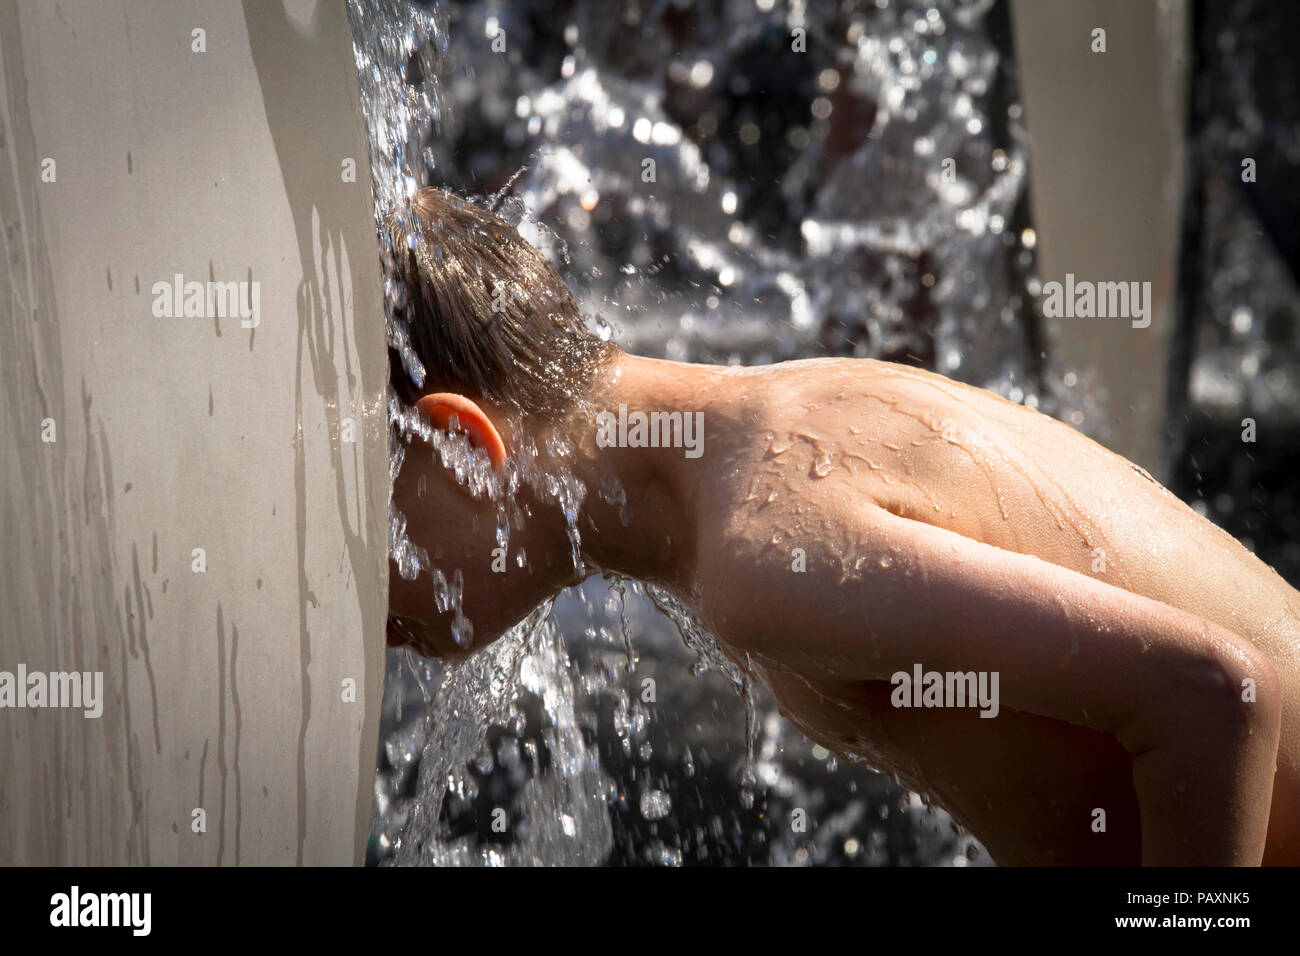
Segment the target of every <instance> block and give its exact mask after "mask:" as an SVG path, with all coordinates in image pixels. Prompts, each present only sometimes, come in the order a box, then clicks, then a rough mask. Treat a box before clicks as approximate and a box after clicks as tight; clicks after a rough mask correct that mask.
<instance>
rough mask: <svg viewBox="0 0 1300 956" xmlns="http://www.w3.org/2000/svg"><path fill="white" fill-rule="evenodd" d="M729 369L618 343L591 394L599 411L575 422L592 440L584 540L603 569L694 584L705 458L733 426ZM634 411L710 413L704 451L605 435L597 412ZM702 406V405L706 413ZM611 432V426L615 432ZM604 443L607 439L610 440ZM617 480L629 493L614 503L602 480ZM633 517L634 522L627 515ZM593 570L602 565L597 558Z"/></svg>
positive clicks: (584, 440)
mask: <svg viewBox="0 0 1300 956" xmlns="http://www.w3.org/2000/svg"><path fill="white" fill-rule="evenodd" d="M720 373H721V370H720V369H718V368H716V367H712V366H706V365H693V364H686V363H680V362H669V361H662V360H658V359H647V358H641V357H638V356H633V355H627V354H625V353H622V352H619V353H616V355H615V357H614V359H613V361H612V362H611V364H610V366H609V367H608V368H607V369H606V370H605V372H604V373H603V374H602V375H601V376H600V381H599V384H598V385H597V387H596V388H595V390H594V391H593V394H592V396H591V398H590V402H589V408H590V409H591V413H590V414H591V417H592V420H591V421H586V422H584V421H581V420H580V421H578V422H577V423H576V424H575V425H574V426H573V428H572V430H573V437H574V440H575V443H576V444H577V445H578V447H579V448H580V449H582V450H583V453H582V455H581V456H580V458H581V460H582V464H581V465H580V466H579V470H580V474H579V475H578V477H579V478H581V479H582V481H583V482H584V483H585V484H586V486H587V497H586V501H585V503H584V506H583V511H582V522H581V525H580V530H581V533H582V549H583V553H584V557H586V558H587V559H588V560H589V561H590V562H591V563H592V564H593V565H595V566H596V567H597V568H599V570H602V571H606V572H614V573H617V574H622V575H626V576H628V577H631V578H635V579H638V580H641V581H646V582H648V583H652V584H658V585H661V586H663V587H666V588H668V589H669V590H672V591H674V592H677V593H679V594H684V595H688V594H689V592H690V591H691V590H692V586H691V581H692V578H693V575H694V557H695V538H696V533H697V528H698V521H697V518H698V512H697V506H698V503H699V497H700V491H701V484H702V479H703V476H704V474H705V469H704V468H703V462H704V461H705V460H707V454H708V453H709V450H710V443H712V444H713V447H714V448H716V446H717V443H718V442H719V441H720V440H721V439H722V438H723V436H724V430H725V429H726V428H727V420H726V418H724V417H722V416H720V415H718V414H717V411H718V409H719V405H718V403H717V397H718V396H719V395H720V394H725V392H720V390H719V389H718V388H717V386H718V384H719V381H720V379H721V375H720ZM620 405H622V406H625V407H626V411H627V413H628V414H629V415H630V414H631V413H633V412H644V413H647V414H648V413H651V412H668V413H674V412H675V413H680V415H681V416H682V421H683V422H685V420H686V416H688V415H689V416H691V424H692V426H694V425H696V424H699V423H702V424H703V429H702V434H700V435H698V440H699V441H700V442H702V444H700V445H699V446H698V452H699V454H698V456H697V457H687V455H686V451H687V450H686V449H684V448H681V447H669V448H662V447H660V448H649V447H629V444H630V443H629V442H627V441H623V440H621V439H622V438H625V437H630V433H631V430H630V428H629V429H628V430H627V435H621V436H620V441H619V442H618V443H616V444H614V445H613V446H609V444H608V442H607V441H606V442H598V440H597V429H598V423H597V421H596V420H595V419H596V416H598V415H600V414H601V413H603V412H607V413H609V414H610V415H611V416H613V417H614V418H618V417H619V415H620V410H619V406H620ZM697 413H698V414H697ZM608 434H609V433H608V432H607V433H606V435H607V437H608ZM602 445H604V446H605V447H602ZM611 480H612V481H613V482H616V483H617V487H619V488H621V489H622V491H623V493H624V494H625V495H626V502H625V503H624V504H622V505H620V504H618V503H615V504H609V503H607V502H606V501H605V500H604V498H605V497H606V495H602V489H603V488H604V489H608V488H610V487H611ZM624 521H626V524H625V523H624ZM588 570H593V569H592V568H589V569H588Z"/></svg>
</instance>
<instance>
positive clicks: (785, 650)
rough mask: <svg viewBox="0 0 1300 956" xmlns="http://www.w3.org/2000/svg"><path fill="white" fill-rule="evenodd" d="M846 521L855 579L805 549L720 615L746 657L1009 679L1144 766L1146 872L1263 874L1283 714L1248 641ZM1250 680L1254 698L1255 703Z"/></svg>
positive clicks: (1007, 555)
mask: <svg viewBox="0 0 1300 956" xmlns="http://www.w3.org/2000/svg"><path fill="white" fill-rule="evenodd" d="M849 524H850V525H856V527H855V528H854V530H855V531H856V532H857V534H856V535H855V537H856V539H857V540H856V546H855V552H854V555H855V558H854V562H853V564H854V565H856V566H857V567H858V568H860V569H861V570H860V572H859V575H860V576H858V577H856V578H854V577H851V578H850V579H849V580H848V581H847V582H843V581H842V580H841V578H842V575H843V570H842V569H843V566H844V565H843V562H844V560H845V559H844V558H843V556H842V554H838V553H835V549H834V548H831V547H827V546H825V545H824V544H823V545H820V546H819V545H817V544H814V543H812V542H806V543H804V544H805V545H806V549H807V563H808V570H807V573H805V574H797V575H793V574H791V572H790V571H789V570H788V565H787V566H786V567H785V568H784V569H783V573H782V572H775V573H777V574H781V575H782V580H775V579H774V580H770V581H767V582H762V581H760V582H754V583H755V584H757V585H758V586H753V587H747V588H745V589H744V590H743V593H739V592H740V589H736V591H733V592H732V593H731V595H730V597H729V599H728V600H727V601H725V602H723V603H722V604H721V605H719V606H717V607H715V611H721V612H722V613H721V617H722V618H725V620H717V621H716V622H715V625H716V626H718V628H719V630H720V631H723V632H725V633H727V634H728V635H732V636H735V635H740V636H742V637H743V640H742V641H741V642H739V643H737V642H734V641H733V643H737V646H738V648H739V649H740V650H748V651H753V652H755V653H757V654H759V655H762V656H763V657H766V658H767V659H769V660H773V661H776V662H778V663H784V664H787V665H788V666H790V667H791V668H792V669H794V670H800V669H805V670H806V669H807V667H808V663H809V661H810V660H817V661H834V662H835V666H834V676H835V677H836V678H838V679H841V680H855V679H856V680H888V679H889V678H890V676H891V675H892V674H893V673H895V672H897V671H906V672H909V673H910V672H911V670H912V667H913V665H914V664H918V663H919V664H921V665H923V667H924V669H925V670H938V671H972V670H974V671H981V670H982V671H996V672H998V674H999V684H1000V694H1001V701H1002V703H1003V704H1005V705H1008V706H1010V707H1014V708H1016V709H1018V710H1022V711H1027V712H1029V713H1033V714H1038V715H1041V716H1044V717H1049V718H1055V719H1059V720H1064V721H1068V722H1071V723H1075V724H1080V725H1083V726H1086V727H1090V728H1093V729H1095V730H1100V731H1103V732H1107V733H1112V734H1114V735H1115V737H1116V738H1117V739H1118V741H1119V742H1120V743H1121V744H1122V745H1123V746H1124V748H1125V749H1126V750H1128V752H1129V753H1131V754H1132V755H1133V757H1134V763H1133V776H1134V784H1135V788H1136V791H1137V795H1138V800H1139V803H1140V805H1141V820H1142V859H1143V862H1144V863H1145V864H1147V865H1161V864H1164V865H1171V864H1182V865H1186V864H1209V865H1240V864H1258V863H1259V862H1260V860H1261V858H1262V855H1263V851H1264V842H1265V836H1266V832H1267V828H1268V817H1269V802H1270V800H1271V797H1272V786H1273V775H1274V771H1275V765H1276V755H1277V746H1278V735H1279V727H1280V722H1281V706H1280V699H1279V697H1280V694H1279V690H1280V685H1279V683H1278V679H1277V677H1276V675H1275V673H1274V672H1273V669H1272V666H1271V665H1270V664H1269V662H1268V660H1267V659H1266V658H1265V657H1264V656H1263V654H1261V653H1260V652H1259V651H1258V650H1257V649H1256V648H1254V647H1253V645H1251V644H1250V643H1249V642H1247V641H1245V640H1244V639H1242V638H1240V637H1238V636H1236V635H1235V634H1232V633H1230V632H1229V631H1227V630H1225V629H1224V628H1222V627H1219V626H1218V625H1216V624H1213V623H1211V622H1209V621H1206V620H1203V619H1201V618H1198V617H1196V616H1193V615H1191V614H1187V613H1185V612H1183V611H1180V610H1178V609H1177V608H1174V607H1171V606H1169V605H1166V604H1163V603H1161V602H1159V601H1153V600H1150V599H1148V598H1145V597H1141V596H1139V595H1136V594H1133V593H1131V592H1129V591H1126V590H1123V589H1121V588H1118V587H1114V586H1112V585H1109V584H1106V583H1104V582H1102V581H1098V580H1096V579H1094V578H1090V577H1088V576H1086V575H1083V574H1079V573H1076V572H1074V571H1070V570H1067V569H1065V568H1062V567H1059V566H1058V565H1054V564H1050V563H1048V562H1046V561H1042V560H1040V559H1038V558H1035V557H1031V556H1028V555H1023V554H1018V553H1015V552H1010V551H1004V550H1002V549H1000V548H996V547H992V546H990V545H986V544H983V543H981V542H978V541H974V540H972V539H969V538H966V537H963V536H961V535H958V534H955V533H953V532H950V531H946V530H944V529H942V528H937V527H934V526H932V525H927V524H923V523H920V522H916V521H912V520H909V519H906V518H901V517H898V516H896V515H893V514H890V513H889V512H886V511H884V510H881V509H875V508H872V509H869V510H868V511H866V512H865V513H864V514H862V515H861V518H860V519H857V520H855V519H850V520H849ZM841 527H843V525H841ZM792 543H803V542H792ZM859 558H865V561H863V560H858V559H859ZM767 567H769V568H770V567H771V565H770V564H769V565H767ZM786 575H789V576H788V577H786ZM774 600H775V601H776V602H777V604H778V605H779V613H774V608H773V601H774ZM1247 678H1249V679H1251V680H1253V681H1254V682H1255V685H1256V695H1257V702H1253V703H1246V702H1243V700H1242V696H1243V695H1242V688H1243V681H1244V680H1245V679H1247Z"/></svg>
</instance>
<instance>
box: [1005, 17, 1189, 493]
mask: <svg viewBox="0 0 1300 956" xmlns="http://www.w3.org/2000/svg"><path fill="white" fill-rule="evenodd" d="M1011 12H1012V23H1013V26H1014V31H1015V47H1016V49H1015V55H1016V62H1017V64H1018V66H1019V69H1020V90H1021V96H1022V98H1023V101H1024V104H1025V118H1026V121H1027V123H1028V128H1029V135H1030V148H1029V174H1030V202H1031V207H1032V211H1033V218H1034V224H1035V226H1036V228H1037V231H1038V240H1039V260H1038V262H1039V270H1040V272H1041V274H1042V277H1043V281H1044V282H1049V281H1058V282H1064V280H1065V276H1066V273H1073V274H1074V275H1075V277H1076V278H1077V279H1087V280H1090V281H1094V282H1100V281H1149V282H1151V284H1152V285H1151V288H1152V317H1151V325H1150V327H1149V328H1146V329H1135V328H1133V327H1132V325H1131V324H1130V323H1129V322H1126V321H1124V320H1122V319H1096V318H1092V319H1086V318H1059V319H1049V320H1048V322H1049V324H1050V326H1051V328H1052V331H1053V332H1054V334H1055V336H1056V345H1057V348H1056V354H1057V355H1058V356H1059V357H1060V359H1061V362H1062V363H1063V365H1064V366H1065V367H1066V368H1069V369H1073V370H1076V371H1082V370H1091V371H1093V372H1095V373H1096V375H1097V378H1096V380H1095V381H1096V384H1097V385H1098V386H1100V387H1101V388H1104V389H1105V391H1106V393H1107V395H1106V400H1105V408H1106V414H1107V421H1106V422H1105V423H1096V422H1089V423H1085V424H1084V425H1083V426H1082V427H1083V429H1084V430H1085V431H1087V432H1089V433H1090V434H1094V435H1096V434H1104V435H1105V438H1106V444H1107V445H1109V446H1110V447H1111V448H1112V449H1113V450H1115V451H1117V452H1119V453H1120V454H1122V455H1124V456H1126V457H1128V458H1130V459H1131V460H1133V461H1135V462H1137V463H1138V464H1140V465H1142V466H1143V467H1145V468H1146V469H1147V470H1149V471H1150V472H1152V473H1153V474H1155V475H1156V477H1161V473H1162V472H1163V471H1164V463H1163V461H1162V456H1161V438H1160V429H1161V427H1162V424H1163V421H1164V416H1165V388H1166V379H1167V375H1168V352H1169V341H1170V335H1171V333H1172V331H1173V317H1174V316H1173V308H1174V295H1175V292H1176V288H1177V285H1176V282H1177V273H1176V266H1177V257H1178V237H1179V228H1180V221H1179V210H1180V208H1181V205H1182V197H1183V168H1182V161H1183V138H1184V128H1185V123H1186V98H1187V92H1186V89H1187V51H1186V47H1187V29H1188V26H1187V10H1186V6H1185V4H1184V3H1182V2H1181V0H1087V2H1078V0H1013V3H1012V7H1011ZM1097 28H1100V29H1104V30H1105V31H1106V52H1104V53H1094V52H1093V50H1092V31H1093V30H1094V29H1097ZM1099 424H1102V425H1103V426H1104V427H1102V428H1098V427H1097V426H1098V425H1099Z"/></svg>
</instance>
